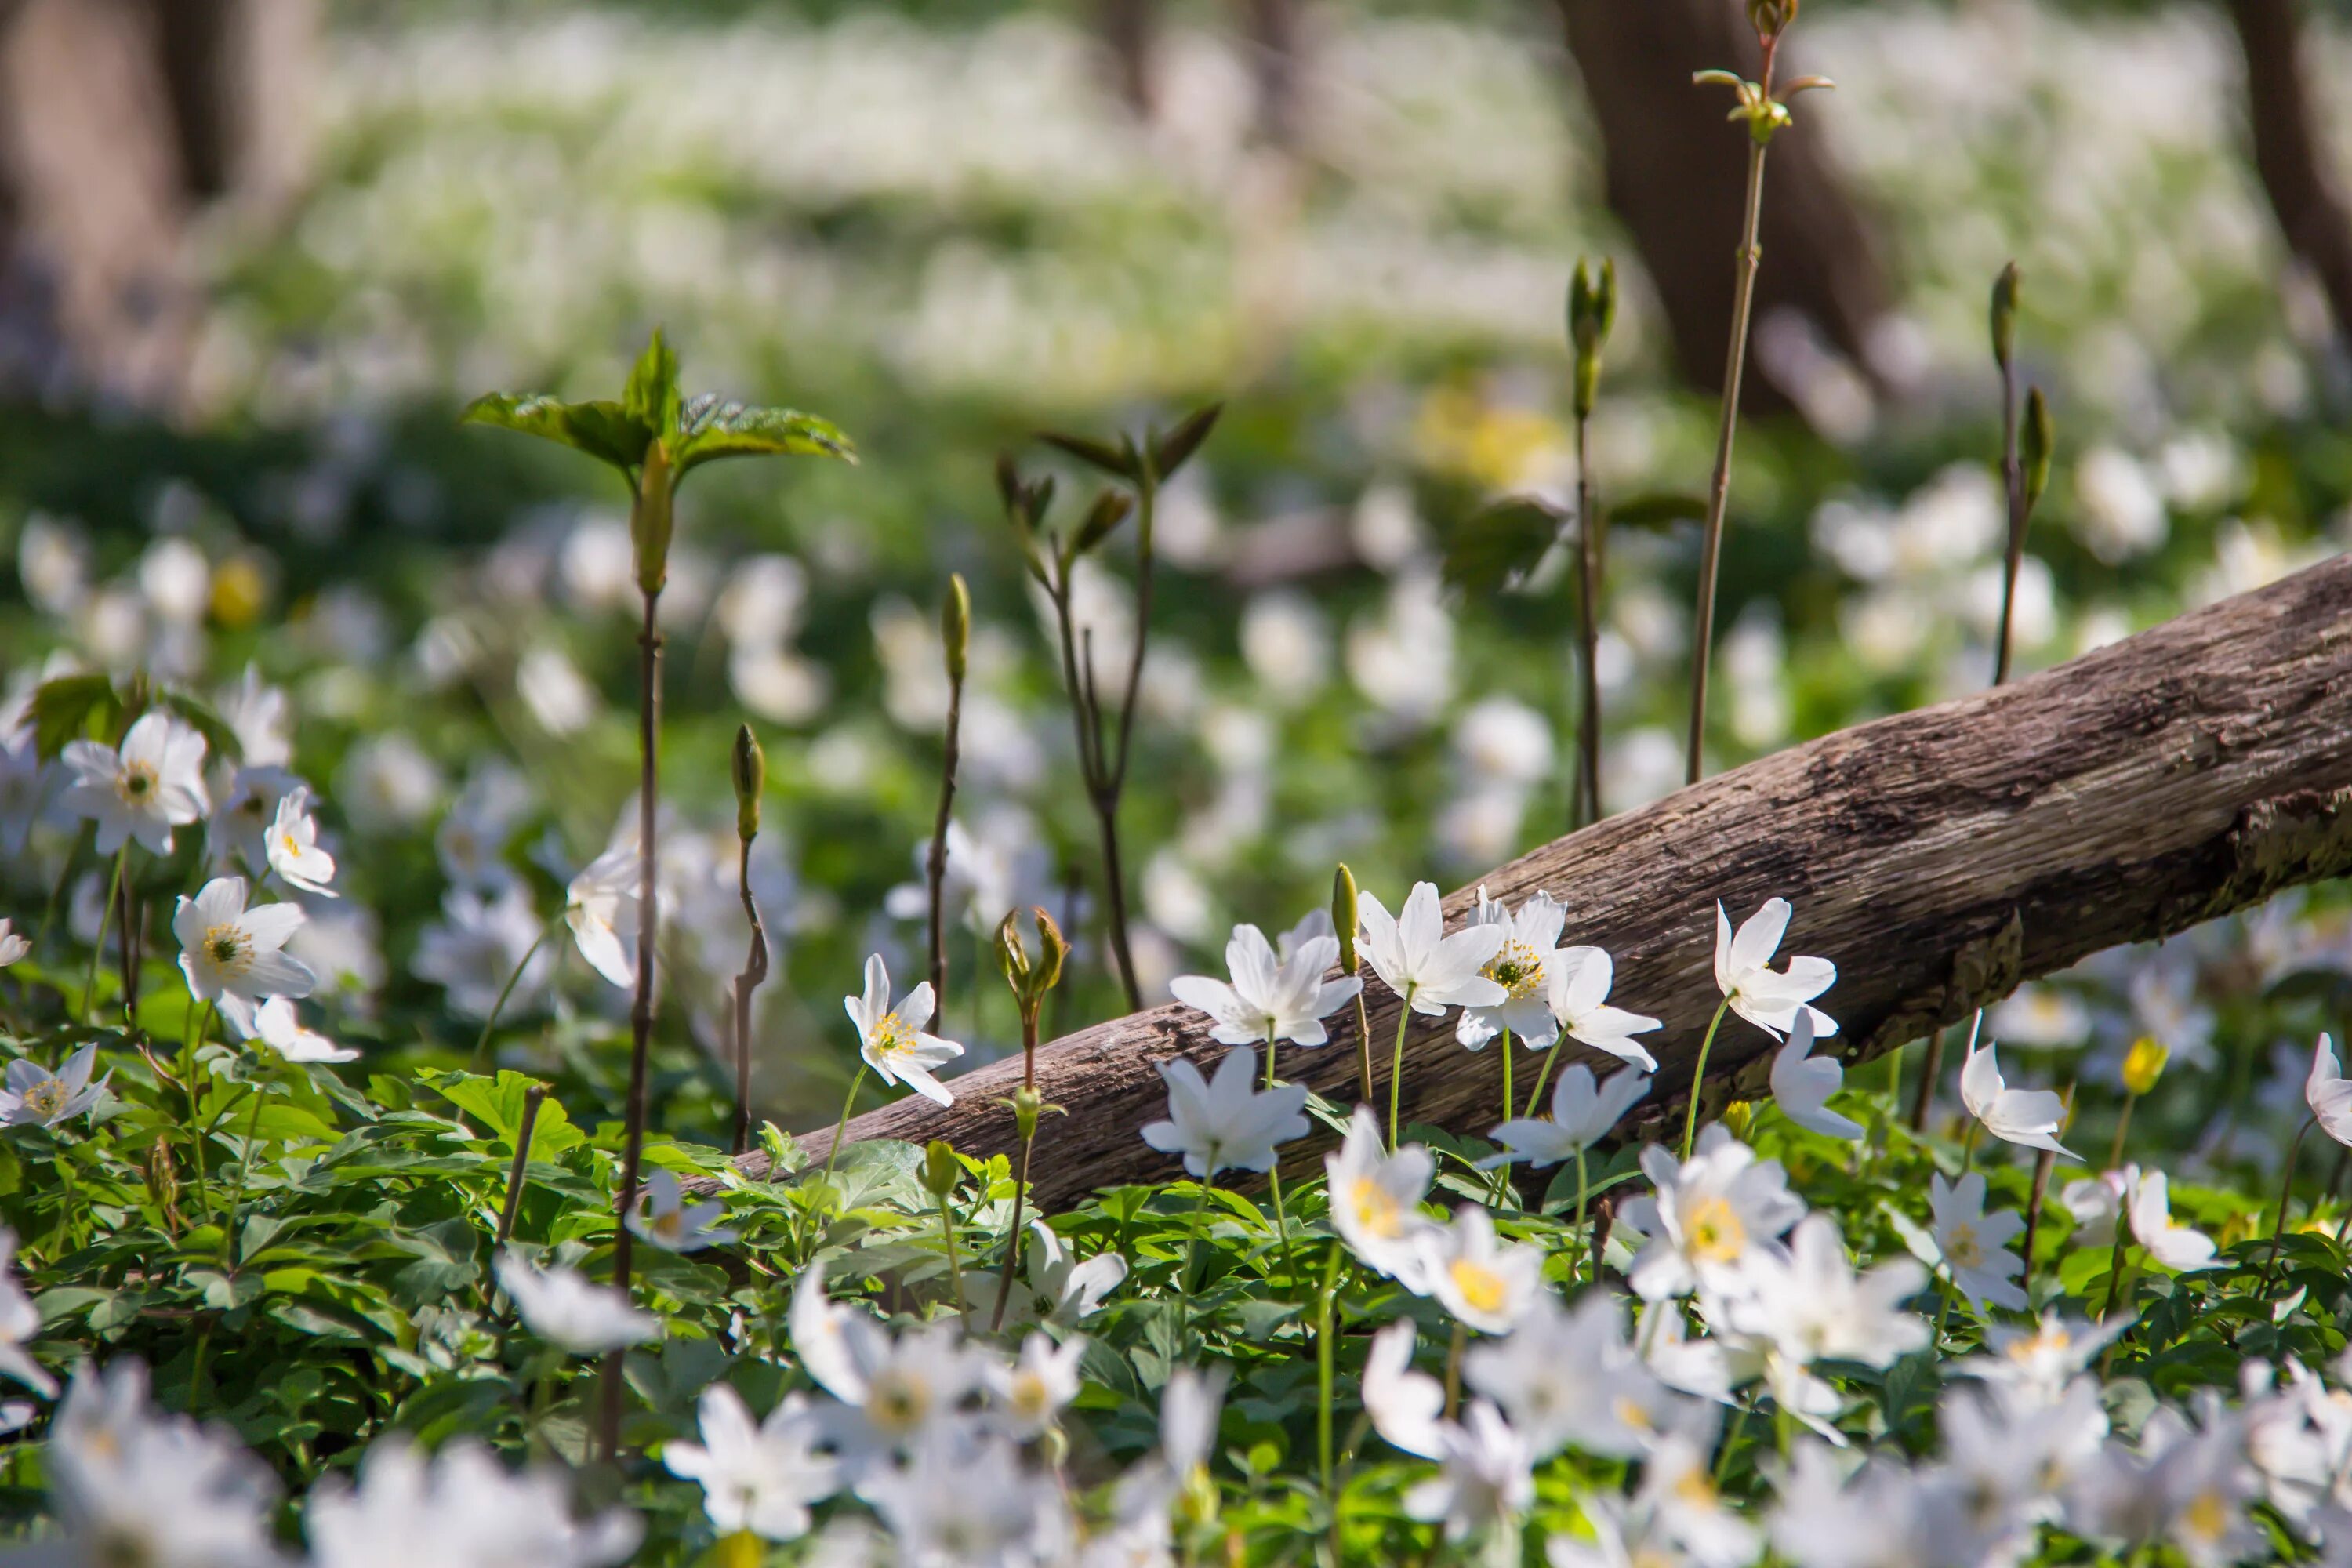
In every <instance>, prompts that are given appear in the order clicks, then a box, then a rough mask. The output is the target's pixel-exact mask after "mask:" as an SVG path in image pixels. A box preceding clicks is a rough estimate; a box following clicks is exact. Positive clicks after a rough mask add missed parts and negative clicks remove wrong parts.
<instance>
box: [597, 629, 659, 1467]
mask: <svg viewBox="0 0 2352 1568" xmlns="http://www.w3.org/2000/svg"><path fill="white" fill-rule="evenodd" d="M660 600H661V591H660V590H659V589H656V590H654V591H653V592H651V593H648V594H646V595H645V621H644V625H643V626H642V627H641V629H640V630H639V631H638V633H637V752H638V759H639V761H638V775H637V990H636V997H635V1001H634V1002H633V1003H632V1004H631V1005H630V1008H629V1099H628V1105H627V1110H626V1117H627V1122H626V1125H627V1134H626V1141H625V1142H624V1143H623V1145H622V1149H621V1190H620V1207H619V1211H618V1217H619V1219H620V1220H621V1224H620V1225H619V1226H616V1227H615V1228H614V1233H613V1285H614V1289H618V1290H619V1291H620V1292H621V1293H622V1294H623V1295H627V1294H628V1290H629V1278H630V1266H631V1265H632V1264H633V1263H634V1262H635V1258H634V1256H633V1250H634V1249H633V1246H632V1244H633V1242H634V1241H635V1236H634V1235H633V1233H632V1232H631V1231H630V1229H629V1226H628V1223H627V1221H628V1216H629V1215H630V1214H631V1213H632V1212H633V1211H634V1210H635V1208H636V1206H637V1167H638V1163H639V1162H641V1161H642V1160H643V1159H644V1157H645V1152H646V1058H647V1056H648V1055H649V1054H650V1053H651V1051H652V1048H653V1032H654V938H655V935H656V931H658V929H659V925H660V919H661V910H660V901H659V900H660V895H659V893H658V891H657V889H656V884H655V850H656V842H655V834H656V822H655V819H656V805H658V803H659V800H660V788H661V771H660V742H661V652H662V636H661V628H660V626H659V625H658V624H657V623H656V620H655V618H654V611H655V606H656V605H658V604H659V603H660ZM625 1353H626V1352H624V1351H618V1350H616V1351H614V1352H612V1353H611V1354H610V1355H607V1356H606V1357H605V1358H604V1412H603V1421H602V1436H603V1440H604V1457H605V1458H607V1459H611V1458H615V1457H616V1456H618V1454H619V1453H620V1451H621V1358H622V1357H623V1356H624V1355H625Z"/></svg>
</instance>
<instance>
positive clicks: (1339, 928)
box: [1331, 861, 1360, 974]
mask: <svg viewBox="0 0 2352 1568" xmlns="http://www.w3.org/2000/svg"><path fill="white" fill-rule="evenodd" d="M1356 923H1357V921H1356V874H1355V873H1354V872H1353V871H1350V870H1349V869H1348V868H1347V864H1346V863H1345V862H1344V861H1343V862H1341V864H1340V867H1339V869H1338V870H1337V871H1334V872H1333V873H1332V874H1331V930H1332V931H1333V932H1335V933H1336V934H1337V935H1338V936H1339V969H1340V971H1341V973H1347V974H1353V973H1356V972H1357V969H1358V968H1359V967H1360V962H1359V960H1358V959H1357V957H1356Z"/></svg>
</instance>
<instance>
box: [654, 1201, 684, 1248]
mask: <svg viewBox="0 0 2352 1568" xmlns="http://www.w3.org/2000/svg"><path fill="white" fill-rule="evenodd" d="M651 1228H652V1230H653V1233H654V1234H655V1235H656V1236H658V1237H661V1238H662V1239H663V1240H664V1241H676V1240H677V1238H678V1237H681V1236H684V1235H685V1234H686V1211H685V1210H684V1209H672V1210H670V1211H669V1212H668V1213H667V1214H657V1215H654V1216H653V1221H652V1225H651Z"/></svg>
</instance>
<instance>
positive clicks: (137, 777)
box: [115, 763, 155, 805]
mask: <svg viewBox="0 0 2352 1568" xmlns="http://www.w3.org/2000/svg"><path fill="white" fill-rule="evenodd" d="M115 788H116V790H117V791H118V792H119V793H120V794H121V796H122V798H123V799H124V800H126V801H129V802H130V803H131V805H139V804H140V803H141V802H142V801H144V800H145V799H147V797H148V796H150V795H153V794H154V793H155V764H154V763H126V764H124V766H123V769H122V777H121V781H120V782H119V783H117V784H116V785H115Z"/></svg>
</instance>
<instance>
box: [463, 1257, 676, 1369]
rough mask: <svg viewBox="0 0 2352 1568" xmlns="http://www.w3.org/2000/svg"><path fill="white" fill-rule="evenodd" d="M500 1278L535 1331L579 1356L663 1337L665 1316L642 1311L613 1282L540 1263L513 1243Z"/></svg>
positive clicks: (502, 1260) (502, 1263)
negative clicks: (532, 1261) (530, 1259)
mask: <svg viewBox="0 0 2352 1568" xmlns="http://www.w3.org/2000/svg"><path fill="white" fill-rule="evenodd" d="M495 1268H496V1270H497V1273H498V1277H499V1285H501V1286H502V1287H504V1288H505V1289H506V1293H507V1294H508V1295H509V1296H511V1297H513V1298H514V1304H515V1310H517V1311H519V1312H520V1313H521V1314H522V1321H524V1322H525V1323H526V1324H528V1325H530V1331H531V1332H532V1333H535V1334H537V1335H538V1336H539V1337H540V1338H541V1339H543V1340H546V1341H548V1342H551V1343H553V1344H557V1345H561V1346H562V1348H563V1349H565V1350H568V1351H570V1352H572V1354H574V1355H602V1354H604V1352H606V1351H614V1350H619V1349H620V1348H622V1347H623V1346H624V1345H635V1344H643V1343H644V1342H646V1341H647V1340H652V1339H658V1338H660V1337H661V1331H662V1326H661V1320H660V1319H659V1318H656V1317H655V1316H654V1315H653V1314H652V1313H650V1312H642V1311H639V1310H637V1309H636V1308H635V1307H634V1306H632V1305H630V1304H629V1299H628V1298H627V1297H626V1296H625V1295H623V1294H622V1293H621V1292H620V1291H618V1290H615V1289H613V1288H612V1287H611V1286H609V1285H592V1284H590V1283H589V1282H588V1279H587V1277H586V1276H585V1275H583V1274H582V1273H581V1272H580V1271H579V1270H578V1269H576V1268H563V1267H562V1266H561V1265H557V1266H554V1267H551V1268H533V1267H532V1266H531V1265H530V1263H528V1262H526V1261H525V1260H524V1259H523V1258H522V1256H521V1255H520V1253H517V1252H515V1251H514V1250H512V1249H511V1248H509V1250H507V1251H505V1252H502V1253H500V1254H499V1260H498V1262H497V1264H496V1265H495Z"/></svg>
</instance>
